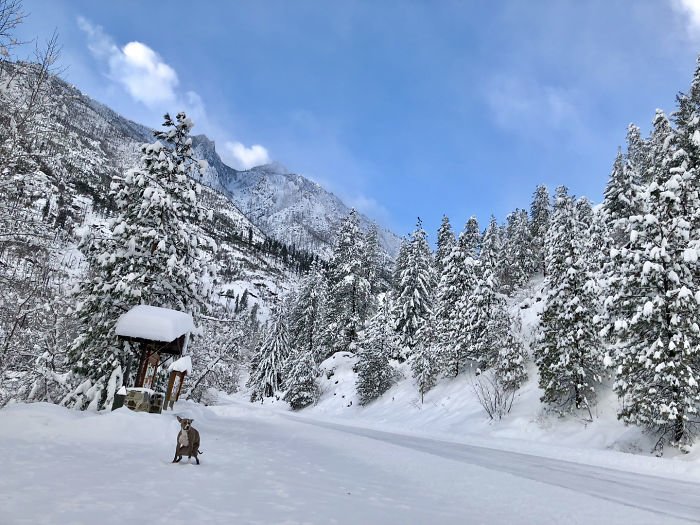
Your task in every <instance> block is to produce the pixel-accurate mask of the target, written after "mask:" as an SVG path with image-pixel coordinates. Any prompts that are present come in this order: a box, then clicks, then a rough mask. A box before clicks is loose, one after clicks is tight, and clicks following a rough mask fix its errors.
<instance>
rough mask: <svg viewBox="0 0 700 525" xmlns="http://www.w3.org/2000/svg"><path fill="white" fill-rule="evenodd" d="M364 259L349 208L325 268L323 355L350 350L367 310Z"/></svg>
mask: <svg viewBox="0 0 700 525" xmlns="http://www.w3.org/2000/svg"><path fill="white" fill-rule="evenodd" d="M364 262H365V261H364V245H363V239H362V235H361V234H360V228H359V217H358V215H357V212H356V211H355V210H351V211H350V213H349V214H348V216H347V218H346V219H345V220H344V221H343V224H342V225H341V227H340V231H339V232H338V237H337V239H336V243H335V247H334V249H333V257H332V258H331V261H330V264H329V269H328V302H327V308H326V328H325V330H324V336H323V340H324V346H325V352H324V358H325V357H328V356H330V355H332V354H333V353H335V352H340V351H344V352H347V351H351V352H352V351H354V349H355V343H356V342H357V336H358V333H359V331H360V329H361V327H362V324H363V323H364V321H365V319H367V316H368V315H370V314H371V301H372V296H371V293H370V292H371V284H370V282H369V280H368V276H367V272H366V270H365V268H364V267H363V263H364Z"/></svg>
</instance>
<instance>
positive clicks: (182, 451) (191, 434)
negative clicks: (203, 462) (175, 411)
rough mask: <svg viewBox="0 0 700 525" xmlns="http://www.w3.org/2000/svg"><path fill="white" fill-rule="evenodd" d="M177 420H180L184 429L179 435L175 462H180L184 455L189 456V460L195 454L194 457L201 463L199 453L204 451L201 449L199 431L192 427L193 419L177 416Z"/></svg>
mask: <svg viewBox="0 0 700 525" xmlns="http://www.w3.org/2000/svg"><path fill="white" fill-rule="evenodd" d="M177 420H178V421H179V422H180V426H181V427H182V430H180V433H179V434H178V435H177V444H176V445H175V457H174V458H173V463H178V462H179V461H180V460H181V459H182V456H187V461H189V460H190V458H192V457H193V456H194V459H195V460H196V461H197V465H199V458H198V457H197V455H198V454H201V453H202V451H201V450H199V432H197V430H195V429H194V428H193V427H192V421H194V420H192V419H185V418H182V417H180V416H177Z"/></svg>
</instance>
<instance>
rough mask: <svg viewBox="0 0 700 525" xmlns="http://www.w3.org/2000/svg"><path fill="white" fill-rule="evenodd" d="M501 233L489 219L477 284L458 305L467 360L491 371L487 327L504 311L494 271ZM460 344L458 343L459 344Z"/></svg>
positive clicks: (492, 356) (492, 360)
mask: <svg viewBox="0 0 700 525" xmlns="http://www.w3.org/2000/svg"><path fill="white" fill-rule="evenodd" d="M499 237H500V233H499V230H498V225H497V224H496V219H495V218H494V217H491V221H490V222H489V226H488V227H487V228H486V232H485V233H484V237H483V239H482V245H481V252H480V254H479V263H478V265H477V266H476V282H475V285H474V288H473V291H472V293H471V294H470V295H469V296H465V297H463V298H462V301H461V302H460V303H459V304H458V308H459V310H460V312H461V313H460V316H461V319H462V323H463V329H462V331H461V333H462V334H464V335H463V337H464V340H463V342H462V344H463V345H464V348H465V349H466V352H465V353H466V357H467V358H468V359H470V360H472V361H474V362H475V363H476V365H477V366H478V367H479V368H480V369H487V368H491V367H493V366H494V365H495V363H496V352H497V351H496V350H495V348H496V347H495V346H494V344H493V341H492V339H491V332H490V329H489V323H490V322H491V320H492V319H493V318H494V312H495V311H496V310H498V309H505V308H506V306H505V299H504V297H503V296H502V295H501V293H500V291H499V290H500V283H499V282H498V275H497V273H496V272H497V269H498V265H499V261H498V255H497V254H498V252H499V251H500V249H499ZM460 342H461V341H460Z"/></svg>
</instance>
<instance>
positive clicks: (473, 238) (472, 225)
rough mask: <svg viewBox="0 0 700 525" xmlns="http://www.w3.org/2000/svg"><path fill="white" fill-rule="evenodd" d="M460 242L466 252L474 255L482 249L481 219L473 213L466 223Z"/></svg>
mask: <svg viewBox="0 0 700 525" xmlns="http://www.w3.org/2000/svg"><path fill="white" fill-rule="evenodd" d="M459 243H460V246H461V247H462V251H463V252H464V253H471V254H473V257H476V255H477V254H478V253H479V251H480V250H481V229H480V228H479V221H478V220H477V219H476V217H474V216H473V215H472V216H471V217H469V220H467V224H465V225H464V230H463V231H462V233H461V234H460V236H459Z"/></svg>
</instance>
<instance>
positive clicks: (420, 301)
mask: <svg viewBox="0 0 700 525" xmlns="http://www.w3.org/2000/svg"><path fill="white" fill-rule="evenodd" d="M435 280H436V279H435V268H434V266H433V256H432V253H431V251H430V246H429V245H428V239H427V234H426V233H425V230H424V229H423V225H422V223H421V220H420V219H418V224H417V225H416V229H415V230H414V231H413V233H412V234H411V242H410V246H409V249H408V256H407V260H406V267H405V269H404V271H403V273H402V274H401V285H400V289H399V292H398V297H397V299H396V312H397V313H396V315H397V318H396V330H397V331H398V332H399V333H400V334H401V349H402V350H401V358H402V359H406V358H407V357H409V356H410V355H411V354H412V353H413V350H414V348H415V347H416V345H417V344H418V342H419V341H418V333H419V331H420V329H421V328H422V327H423V325H425V324H426V323H429V322H430V319H431V317H432V314H433V295H434V288H435Z"/></svg>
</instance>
